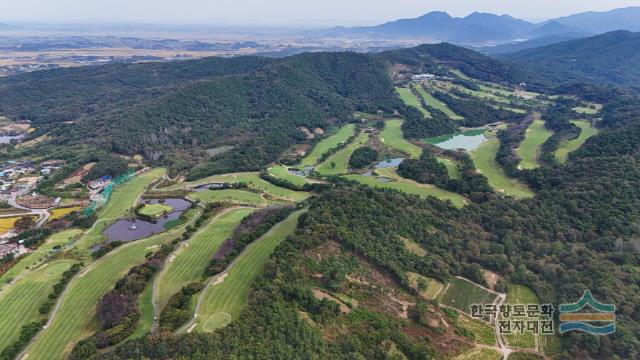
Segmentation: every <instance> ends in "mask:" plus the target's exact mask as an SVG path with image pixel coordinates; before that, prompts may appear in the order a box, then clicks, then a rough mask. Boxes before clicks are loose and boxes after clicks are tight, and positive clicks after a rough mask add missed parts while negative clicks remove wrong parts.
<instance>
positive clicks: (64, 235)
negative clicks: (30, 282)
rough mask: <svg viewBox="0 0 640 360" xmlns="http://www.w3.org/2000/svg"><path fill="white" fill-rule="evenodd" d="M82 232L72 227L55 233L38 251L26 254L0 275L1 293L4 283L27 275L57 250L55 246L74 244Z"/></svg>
mask: <svg viewBox="0 0 640 360" xmlns="http://www.w3.org/2000/svg"><path fill="white" fill-rule="evenodd" d="M81 233H82V231H80V230H78V229H70V230H65V231H61V232H59V233H56V234H53V235H51V236H50V237H49V238H48V239H47V240H45V242H44V244H42V245H40V246H39V247H38V249H37V250H36V251H33V252H31V253H29V254H27V255H24V256H23V257H22V258H21V259H20V261H18V263H17V264H15V265H13V266H12V267H11V268H10V269H9V270H8V271H7V272H6V273H4V274H3V275H2V276H1V277H0V294H1V291H2V289H3V288H4V286H3V285H4V284H6V283H8V282H10V281H11V280H15V279H17V277H19V276H25V275H27V273H28V272H30V271H33V270H34V269H36V268H37V267H38V266H40V265H42V264H43V263H44V262H45V261H46V260H47V259H48V256H49V255H50V254H52V253H54V252H55V251H54V250H53V248H54V247H57V246H64V245H68V244H72V243H73V239H74V238H75V237H76V236H78V235H79V234H81Z"/></svg>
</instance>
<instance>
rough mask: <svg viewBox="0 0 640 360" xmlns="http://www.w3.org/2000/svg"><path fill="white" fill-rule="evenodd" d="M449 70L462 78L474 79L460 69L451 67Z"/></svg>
mask: <svg viewBox="0 0 640 360" xmlns="http://www.w3.org/2000/svg"><path fill="white" fill-rule="evenodd" d="M449 71H451V72H452V73H453V74H455V75H456V76H457V77H459V78H460V79H462V80H468V81H473V79H472V78H470V77H468V76H467V75H465V74H464V73H463V72H462V71H460V70H458V69H449Z"/></svg>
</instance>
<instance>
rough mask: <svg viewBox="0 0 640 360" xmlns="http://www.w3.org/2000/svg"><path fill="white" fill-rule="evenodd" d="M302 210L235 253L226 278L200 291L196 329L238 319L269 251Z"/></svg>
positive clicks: (208, 328)
mask: <svg viewBox="0 0 640 360" xmlns="http://www.w3.org/2000/svg"><path fill="white" fill-rule="evenodd" d="M302 212H303V210H301V211H298V212H295V213H293V214H292V215H290V216H289V217H288V218H287V219H285V220H284V221H282V222H280V223H278V224H276V225H275V226H274V227H273V228H271V230H269V231H268V232H267V233H266V234H264V235H263V236H262V237H260V238H259V239H257V240H256V241H254V242H253V243H252V244H250V245H249V246H247V248H246V249H244V251H243V252H242V253H241V254H240V255H238V258H237V259H236V260H235V261H234V265H233V266H232V267H231V268H230V269H229V270H228V272H227V274H228V275H227V276H226V278H224V280H223V281H222V282H221V283H219V284H215V285H213V284H211V285H209V286H208V287H207V288H206V289H205V290H203V291H202V295H201V296H202V298H201V306H200V310H199V312H198V314H197V318H198V319H197V321H198V325H197V330H198V331H205V332H210V331H213V330H215V329H216V328H219V327H222V326H226V325H227V324H228V321H229V320H231V319H234V320H235V319H237V318H238V316H239V315H240V311H241V310H242V308H243V307H244V304H245V302H246V299H247V296H248V294H249V292H250V291H251V285H252V284H253V281H254V280H255V278H256V277H257V276H259V275H260V273H261V272H262V270H263V268H264V265H265V263H266V262H267V260H268V259H269V257H270V256H271V253H272V252H273V251H274V250H275V248H276V247H277V246H278V244H280V242H282V241H283V240H284V239H285V238H286V237H287V236H289V235H290V234H292V233H293V231H294V230H295V229H296V227H297V224H298V218H299V217H300V215H301V214H302Z"/></svg>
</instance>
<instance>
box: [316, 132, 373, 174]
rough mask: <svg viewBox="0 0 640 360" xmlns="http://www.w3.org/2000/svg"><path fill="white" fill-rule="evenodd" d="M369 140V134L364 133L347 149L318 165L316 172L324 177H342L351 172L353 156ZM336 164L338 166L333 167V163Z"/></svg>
mask: <svg viewBox="0 0 640 360" xmlns="http://www.w3.org/2000/svg"><path fill="white" fill-rule="evenodd" d="M368 140H369V134H367V133H365V132H362V133H360V135H358V137H357V138H356V139H355V140H354V141H353V142H352V143H351V144H349V145H347V147H345V148H344V149H342V150H340V151H338V152H336V153H335V154H333V155H331V156H330V157H329V158H328V159H327V160H325V161H324V162H323V163H322V164H320V165H318V167H317V168H316V171H318V172H319V173H320V174H322V175H340V174H344V173H346V172H347V171H349V159H350V158H351V154H353V152H354V151H356V149H357V148H359V147H361V146H362V145H364V144H365V143H366V142H367V141H368ZM332 162H335V164H336V166H335V167H332V166H331V163H332Z"/></svg>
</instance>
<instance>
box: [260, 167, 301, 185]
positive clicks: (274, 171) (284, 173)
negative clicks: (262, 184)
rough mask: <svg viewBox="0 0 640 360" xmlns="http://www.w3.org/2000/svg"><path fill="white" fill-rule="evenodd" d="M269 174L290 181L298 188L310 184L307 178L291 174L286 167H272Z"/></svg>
mask: <svg viewBox="0 0 640 360" xmlns="http://www.w3.org/2000/svg"><path fill="white" fill-rule="evenodd" d="M269 174H271V176H273V177H276V178H278V179H282V180H286V181H289V182H290V183H292V184H294V185H296V186H304V185H305V184H307V183H309V181H308V180H307V179H306V178H305V177H303V176H298V175H294V174H291V173H290V172H289V169H288V168H287V167H286V166H284V165H274V166H272V167H271V168H270V169H269Z"/></svg>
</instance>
